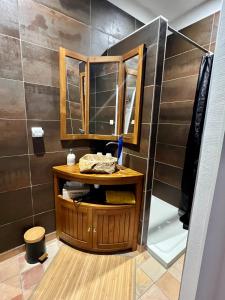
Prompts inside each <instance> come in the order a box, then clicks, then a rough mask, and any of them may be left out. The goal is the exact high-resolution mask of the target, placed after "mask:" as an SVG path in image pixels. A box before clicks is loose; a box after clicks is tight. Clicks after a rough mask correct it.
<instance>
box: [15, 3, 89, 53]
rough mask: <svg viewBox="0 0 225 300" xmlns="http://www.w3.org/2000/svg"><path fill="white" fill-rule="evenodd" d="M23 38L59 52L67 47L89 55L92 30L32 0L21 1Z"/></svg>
mask: <svg viewBox="0 0 225 300" xmlns="http://www.w3.org/2000/svg"><path fill="white" fill-rule="evenodd" d="M20 15H21V20H20V24H21V25H20V28H21V38H22V39H23V40H24V41H27V42H31V43H35V44H38V45H41V46H43V47H48V48H50V49H54V50H57V51H58V49H59V47H62V46H63V47H65V48H68V49H70V50H74V51H77V52H82V54H89V52H90V29H89V27H88V26H86V25H84V24H82V23H80V22H77V21H75V20H73V19H71V18H68V17H66V16H65V15H63V14H59V13H57V12H55V11H53V10H51V9H49V8H47V7H46V6H43V5H40V4H38V3H35V2H33V1H30V0H23V1H20Z"/></svg>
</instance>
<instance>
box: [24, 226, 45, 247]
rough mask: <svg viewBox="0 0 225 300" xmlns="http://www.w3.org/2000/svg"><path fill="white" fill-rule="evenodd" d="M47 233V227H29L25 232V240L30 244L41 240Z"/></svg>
mask: <svg viewBox="0 0 225 300" xmlns="http://www.w3.org/2000/svg"><path fill="white" fill-rule="evenodd" d="M44 235H45V229H44V227H41V226H36V227H32V228H30V229H28V230H27V231H26V232H25V233H24V241H25V242H26V243H28V244H33V243H37V242H40V241H41V240H42V239H43V237H44Z"/></svg>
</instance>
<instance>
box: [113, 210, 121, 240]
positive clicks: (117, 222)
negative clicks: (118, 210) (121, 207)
mask: <svg viewBox="0 0 225 300" xmlns="http://www.w3.org/2000/svg"><path fill="white" fill-rule="evenodd" d="M119 235H120V216H119V215H116V216H115V226H114V243H119Z"/></svg>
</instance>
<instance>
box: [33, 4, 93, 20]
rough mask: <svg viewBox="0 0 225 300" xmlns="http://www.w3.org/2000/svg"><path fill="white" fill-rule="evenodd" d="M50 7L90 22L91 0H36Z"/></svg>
mask: <svg viewBox="0 0 225 300" xmlns="http://www.w3.org/2000/svg"><path fill="white" fill-rule="evenodd" d="M35 1H36V2H39V3H41V4H43V5H45V6H47V7H49V8H52V9H54V10H56V11H59V12H61V13H63V14H64V15H67V16H69V17H71V18H73V19H76V20H78V21H81V22H83V23H85V24H88V25H89V24H90V5H91V1H90V0H82V1H81V0H73V1H72V2H71V1H69V2H68V1H67V0H51V1H49V0H35Z"/></svg>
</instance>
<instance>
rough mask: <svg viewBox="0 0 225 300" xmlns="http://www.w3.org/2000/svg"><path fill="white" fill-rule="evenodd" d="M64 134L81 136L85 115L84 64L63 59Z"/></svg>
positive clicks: (66, 58)
mask: <svg viewBox="0 0 225 300" xmlns="http://www.w3.org/2000/svg"><path fill="white" fill-rule="evenodd" d="M65 64H66V133H67V134H83V133H84V132H85V131H84V130H85V128H84V124H85V123H84V121H85V120H84V113H85V107H84V105H85V64H86V63H85V62H84V61H81V60H78V59H75V58H72V57H65Z"/></svg>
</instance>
